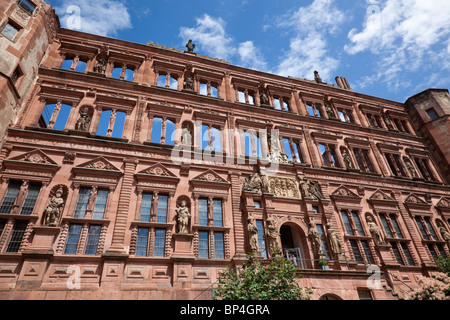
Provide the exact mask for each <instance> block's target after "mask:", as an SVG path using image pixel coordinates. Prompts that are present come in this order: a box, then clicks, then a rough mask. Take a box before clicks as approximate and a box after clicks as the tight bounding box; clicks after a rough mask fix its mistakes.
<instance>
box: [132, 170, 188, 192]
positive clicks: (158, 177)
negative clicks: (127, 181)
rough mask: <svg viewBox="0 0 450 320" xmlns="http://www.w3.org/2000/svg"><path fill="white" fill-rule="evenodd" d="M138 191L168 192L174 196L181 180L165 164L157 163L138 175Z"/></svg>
mask: <svg viewBox="0 0 450 320" xmlns="http://www.w3.org/2000/svg"><path fill="white" fill-rule="evenodd" d="M135 176H136V179H137V185H138V189H140V190H145V189H152V190H159V191H166V192H169V193H170V194H172V193H173V192H175V189H176V188H177V185H178V182H179V181H180V178H179V177H177V176H176V175H175V174H174V173H173V172H172V171H170V170H169V169H168V168H166V167H165V166H164V165H163V164H161V163H157V164H155V165H152V166H150V167H148V168H146V169H144V170H141V171H139V172H138V173H136V175H135Z"/></svg>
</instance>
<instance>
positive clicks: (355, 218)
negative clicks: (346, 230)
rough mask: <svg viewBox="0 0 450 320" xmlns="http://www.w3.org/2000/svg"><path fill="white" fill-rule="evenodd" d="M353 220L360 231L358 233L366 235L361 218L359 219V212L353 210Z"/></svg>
mask: <svg viewBox="0 0 450 320" xmlns="http://www.w3.org/2000/svg"><path fill="white" fill-rule="evenodd" d="M352 217H353V222H354V223H355V227H356V230H357V231H358V235H360V236H364V229H363V227H362V225H361V220H360V219H359V215H358V212H356V211H352Z"/></svg>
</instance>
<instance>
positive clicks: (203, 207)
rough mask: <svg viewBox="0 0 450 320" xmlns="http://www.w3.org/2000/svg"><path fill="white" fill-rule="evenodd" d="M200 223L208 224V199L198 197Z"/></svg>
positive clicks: (202, 224)
mask: <svg viewBox="0 0 450 320" xmlns="http://www.w3.org/2000/svg"><path fill="white" fill-rule="evenodd" d="M198 225H200V226H207V225H208V199H198Z"/></svg>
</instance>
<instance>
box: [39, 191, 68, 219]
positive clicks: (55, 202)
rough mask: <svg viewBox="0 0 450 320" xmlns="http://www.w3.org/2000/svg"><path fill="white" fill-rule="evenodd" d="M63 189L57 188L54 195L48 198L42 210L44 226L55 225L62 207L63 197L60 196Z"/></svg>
mask: <svg viewBox="0 0 450 320" xmlns="http://www.w3.org/2000/svg"><path fill="white" fill-rule="evenodd" d="M63 194H64V191H63V189H62V188H59V189H58V190H57V191H56V193H55V196H54V197H53V198H52V199H51V200H50V203H49V204H48V205H47V207H46V208H45V211H44V221H43V223H42V224H43V225H44V226H50V227H56V225H57V223H58V218H59V215H60V211H61V208H62V207H64V199H63V198H62V196H63Z"/></svg>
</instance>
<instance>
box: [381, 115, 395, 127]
mask: <svg viewBox="0 0 450 320" xmlns="http://www.w3.org/2000/svg"><path fill="white" fill-rule="evenodd" d="M382 116H383V121H384V123H385V124H386V127H387V128H388V129H389V130H394V126H393V125H392V123H391V120H389V118H388V116H387V115H386V114H385V113H383V115H382Z"/></svg>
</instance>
